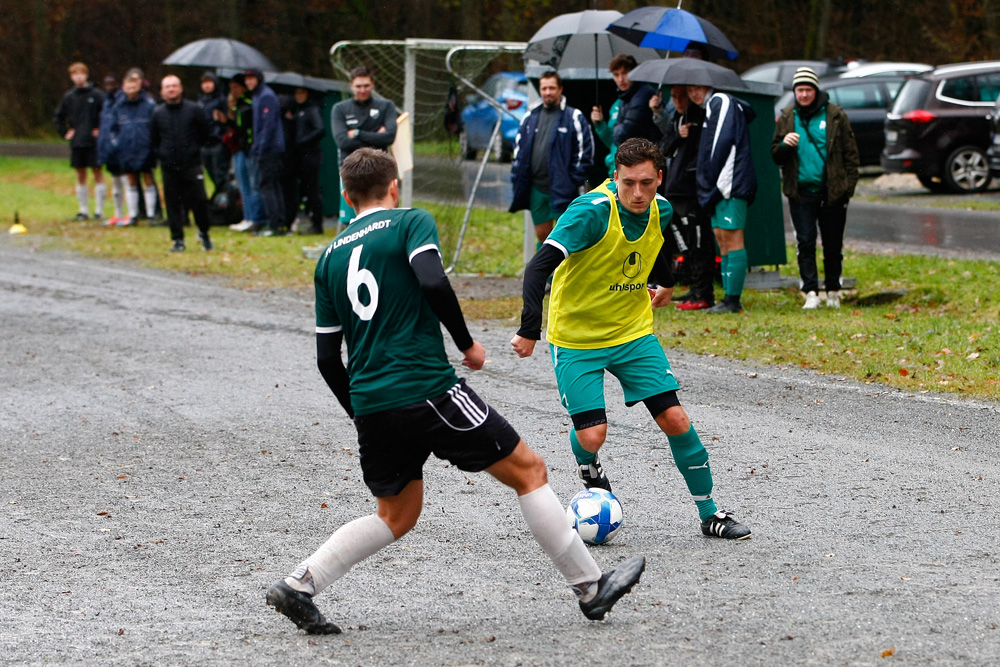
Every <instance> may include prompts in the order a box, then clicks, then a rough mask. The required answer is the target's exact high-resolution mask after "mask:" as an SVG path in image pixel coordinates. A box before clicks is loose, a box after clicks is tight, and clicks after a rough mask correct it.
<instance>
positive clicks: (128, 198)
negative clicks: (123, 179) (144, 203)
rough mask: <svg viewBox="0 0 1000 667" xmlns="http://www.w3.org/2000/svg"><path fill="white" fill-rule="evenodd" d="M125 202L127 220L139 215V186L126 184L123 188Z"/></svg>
mask: <svg viewBox="0 0 1000 667" xmlns="http://www.w3.org/2000/svg"><path fill="white" fill-rule="evenodd" d="M125 202H126V203H127V204H128V218H129V220H131V219H133V218H135V217H136V216H137V215H139V188H137V187H136V186H134V185H130V186H128V188H127V189H126V190H125Z"/></svg>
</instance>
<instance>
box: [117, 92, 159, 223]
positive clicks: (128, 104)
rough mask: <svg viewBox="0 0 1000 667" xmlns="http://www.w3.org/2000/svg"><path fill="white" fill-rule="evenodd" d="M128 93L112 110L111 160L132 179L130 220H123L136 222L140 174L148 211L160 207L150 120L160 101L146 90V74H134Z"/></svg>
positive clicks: (128, 197) (128, 199)
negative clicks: (144, 75)
mask: <svg viewBox="0 0 1000 667" xmlns="http://www.w3.org/2000/svg"><path fill="white" fill-rule="evenodd" d="M122 92H123V93H124V95H123V96H122V97H121V98H119V99H118V101H117V102H116V103H115V105H114V107H112V109H111V112H110V113H111V124H110V129H109V132H110V134H111V148H110V152H109V158H108V159H109V161H111V162H112V163H113V164H115V165H116V166H117V168H118V169H120V170H121V172H122V173H123V174H125V176H126V177H127V178H128V188H127V190H126V192H125V202H126V205H127V207H128V220H127V221H126V222H125V223H119V224H120V225H123V226H128V225H134V224H136V222H137V218H138V215H139V175H140V174H142V177H143V181H144V183H145V188H144V189H143V198H144V200H145V202H144V203H145V205H146V211H147V212H152V211H155V210H156V199H157V191H156V185H155V184H154V183H153V176H152V171H153V167H154V166H156V159H155V157H154V156H153V144H152V142H151V140H150V136H149V132H150V128H149V121H150V119H151V118H152V117H153V110H154V109H155V108H156V103H155V102H154V101H153V98H152V97H150V96H149V95H148V94H147V93H144V92H142V77H141V76H139V75H138V74H131V75H129V76H127V77H126V78H125V82H124V83H123V84H122Z"/></svg>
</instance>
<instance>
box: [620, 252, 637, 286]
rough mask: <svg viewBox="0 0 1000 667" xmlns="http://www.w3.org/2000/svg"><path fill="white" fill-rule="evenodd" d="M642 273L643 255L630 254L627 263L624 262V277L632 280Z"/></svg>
mask: <svg viewBox="0 0 1000 667" xmlns="http://www.w3.org/2000/svg"><path fill="white" fill-rule="evenodd" d="M640 273H642V255H640V254H639V253H637V252H630V253H629V254H628V257H626V258H625V261H624V262H622V275H624V276H625V277H626V278H629V279H632V278H635V277H636V276H637V275H639V274H640Z"/></svg>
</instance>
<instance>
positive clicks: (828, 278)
mask: <svg viewBox="0 0 1000 667" xmlns="http://www.w3.org/2000/svg"><path fill="white" fill-rule="evenodd" d="M792 87H793V90H794V91H795V102H794V103H792V104H790V105H788V106H787V107H785V108H784V109H782V111H781V116H780V117H779V118H778V122H777V126H776V127H775V132H774V139H773V141H772V142H771V157H772V158H773V159H774V161H775V163H776V164H778V165H779V166H780V167H781V178H782V191H783V192H784V193H785V196H786V197H788V208H789V211H790V213H791V218H792V226H793V227H794V228H795V243H796V254H797V256H798V264H799V279H800V287H801V289H802V293H803V294H804V295H805V305H804V306H803V308H805V309H807V310H812V309H815V308H817V307H819V305H820V303H821V300H820V297H819V291H820V290H819V273H818V270H817V268H816V231H817V227H818V228H819V234H820V236H821V238H822V241H823V264H824V269H825V271H824V273H825V285H824V287H825V290H826V305H827V306H828V307H831V308H839V307H840V287H841V285H840V277H841V267H842V265H843V246H844V227H845V226H846V224H847V204H848V202H849V201H850V199H851V197H852V196H853V195H854V187H855V186H856V185H857V182H858V164H859V160H858V145H857V143H856V142H855V140H854V132H853V131H852V130H851V124H850V122H849V121H848V120H847V115H846V114H845V113H844V110H843V109H841V108H840V107H839V106H837V105H836V104H832V103H830V97H829V95H827V94H826V93H825V92H823V91H821V90H820V89H819V79H818V78H817V76H816V72H814V71H813V70H812V69H810V68H808V67H800V68H799V69H798V70H796V72H795V78H794V79H793V81H792Z"/></svg>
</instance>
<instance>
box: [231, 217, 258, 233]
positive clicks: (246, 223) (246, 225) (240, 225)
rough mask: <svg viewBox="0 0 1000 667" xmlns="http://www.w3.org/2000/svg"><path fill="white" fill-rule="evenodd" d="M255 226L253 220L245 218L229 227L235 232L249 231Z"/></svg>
mask: <svg viewBox="0 0 1000 667" xmlns="http://www.w3.org/2000/svg"><path fill="white" fill-rule="evenodd" d="M253 227H254V223H253V221H252V220H243V221H242V222H237V223H236V224H235V225H229V228H230V229H231V230H233V231H234V232H249V231H250V230H252V229H253Z"/></svg>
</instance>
